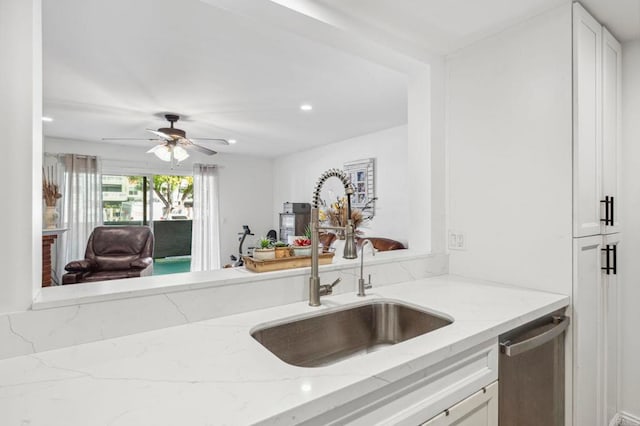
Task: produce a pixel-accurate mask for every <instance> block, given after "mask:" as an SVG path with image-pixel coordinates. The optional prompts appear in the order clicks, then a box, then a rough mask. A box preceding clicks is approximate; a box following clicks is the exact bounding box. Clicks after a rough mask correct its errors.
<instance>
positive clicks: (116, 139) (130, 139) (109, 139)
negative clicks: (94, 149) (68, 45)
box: [102, 138, 163, 141]
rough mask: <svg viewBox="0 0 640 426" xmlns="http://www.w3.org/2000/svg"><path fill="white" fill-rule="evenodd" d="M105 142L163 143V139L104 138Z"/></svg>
mask: <svg viewBox="0 0 640 426" xmlns="http://www.w3.org/2000/svg"><path fill="white" fill-rule="evenodd" d="M102 140H103V141H162V140H163V139H143V138H102Z"/></svg>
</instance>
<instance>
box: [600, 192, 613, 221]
mask: <svg viewBox="0 0 640 426" xmlns="http://www.w3.org/2000/svg"><path fill="white" fill-rule="evenodd" d="M600 202H601V203H604V219H600V222H604V224H605V225H613V222H612V220H611V218H610V217H609V206H610V205H611V197H609V196H608V195H607V196H605V197H604V200H600Z"/></svg>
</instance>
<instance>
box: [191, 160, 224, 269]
mask: <svg viewBox="0 0 640 426" xmlns="http://www.w3.org/2000/svg"><path fill="white" fill-rule="evenodd" d="M218 268H220V225H219V212H218V169H217V168H216V166H213V165H207V164H194V166H193V235H192V238H191V270H192V271H210V270H212V269H218Z"/></svg>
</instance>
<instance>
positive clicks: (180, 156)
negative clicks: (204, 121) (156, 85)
mask: <svg viewBox="0 0 640 426" xmlns="http://www.w3.org/2000/svg"><path fill="white" fill-rule="evenodd" d="M164 118H166V119H167V121H168V122H169V123H170V126H171V127H161V128H159V129H158V130H153V129H146V130H147V131H148V132H151V133H153V134H154V135H155V136H157V137H156V138H150V139H140V138H102V140H103V141H114V140H121V141H122V140H129V141H156V142H161V143H160V144H159V145H156V146H154V147H153V148H151V149H150V150H149V151H147V153H153V154H155V155H156V157H158V158H159V159H161V160H162V161H170V162H172V163H173V162H174V161H176V162H180V161H182V160H185V159H187V158H188V157H189V153H188V152H187V150H189V149H193V150H196V151H199V152H201V153H203V154H206V155H214V154H217V152H216V151H214V150H212V149H209V148H206V147H204V146H201V145H197V144H195V143H193V141H194V140H195V141H213V142H216V143H218V144H221V145H229V141H228V140H226V139H219V138H187V132H185V131H184V130H182V129H178V128H177V127H174V123H176V122H177V121H178V120H180V116H179V115H177V114H165V115H164Z"/></svg>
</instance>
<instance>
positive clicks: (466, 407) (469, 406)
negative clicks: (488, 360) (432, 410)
mask: <svg viewBox="0 0 640 426" xmlns="http://www.w3.org/2000/svg"><path fill="white" fill-rule="evenodd" d="M449 425H456V426H498V382H494V383H492V384H491V385H489V386H487V387H486V388H484V389H483V390H481V391H479V392H476V393H475V394H473V395H471V396H470V397H468V398H467V399H465V400H463V401H461V402H459V403H457V404H456V405H454V406H453V407H451V408H449V409H448V410H446V411H445V412H443V413H441V414H439V415H437V416H436V417H434V418H432V419H431V420H429V421H428V422H426V423H423V424H422V426H449Z"/></svg>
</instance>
